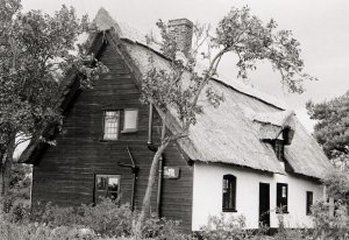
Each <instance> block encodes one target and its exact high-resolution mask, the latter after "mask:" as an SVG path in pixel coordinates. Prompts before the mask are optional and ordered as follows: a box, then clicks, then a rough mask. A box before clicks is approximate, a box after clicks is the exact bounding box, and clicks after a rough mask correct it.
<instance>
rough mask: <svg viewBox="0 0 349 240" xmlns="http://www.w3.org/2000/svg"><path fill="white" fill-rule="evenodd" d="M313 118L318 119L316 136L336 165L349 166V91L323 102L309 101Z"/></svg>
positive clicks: (308, 104) (308, 106)
mask: <svg viewBox="0 0 349 240" xmlns="http://www.w3.org/2000/svg"><path fill="white" fill-rule="evenodd" d="M306 107H307V110H308V113H309V115H310V118H311V119H314V120H317V123H316V124H315V127H314V136H315V138H316V140H317V141H318V142H319V143H320V144H321V146H322V148H323V149H324V151H325V153H326V155H327V156H328V157H329V158H330V159H331V161H332V162H333V163H334V164H335V165H336V166H338V165H339V166H342V167H346V168H348V167H349V91H348V92H346V93H345V94H344V95H343V96H340V97H337V98H335V99H333V100H330V101H325V102H322V103H317V104H315V103H313V102H311V101H310V102H308V103H307V105H306Z"/></svg>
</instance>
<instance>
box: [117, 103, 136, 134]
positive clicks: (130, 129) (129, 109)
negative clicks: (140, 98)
mask: <svg viewBox="0 0 349 240" xmlns="http://www.w3.org/2000/svg"><path fill="white" fill-rule="evenodd" d="M127 111H136V112H137V116H136V127H135V128H125V127H126V112H127ZM138 119H139V109H138V108H125V109H124V116H123V130H122V131H121V132H122V133H133V132H137V131H138Z"/></svg>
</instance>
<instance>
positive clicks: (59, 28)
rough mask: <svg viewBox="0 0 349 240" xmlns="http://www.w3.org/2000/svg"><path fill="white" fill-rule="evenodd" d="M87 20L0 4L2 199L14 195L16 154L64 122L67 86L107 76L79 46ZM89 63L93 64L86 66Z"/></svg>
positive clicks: (11, 0) (9, 0)
mask: <svg viewBox="0 0 349 240" xmlns="http://www.w3.org/2000/svg"><path fill="white" fill-rule="evenodd" d="M89 30H90V29H89V24H88V20H87V17H86V16H84V17H82V18H81V19H78V18H77V16H76V14H75V11H74V9H73V8H68V7H66V6H64V5H63V6H62V8H61V9H60V10H59V11H57V12H56V13H55V14H54V15H53V16H50V15H48V14H44V13H42V12H41V11H38V10H31V11H29V12H22V6H21V1H20V0H2V1H0V168H1V175H2V178H1V180H2V181H1V182H2V184H1V194H2V195H4V194H6V193H7V191H8V186H9V184H10V182H9V179H10V178H9V174H10V169H11V164H12V162H13V152H14V150H15V148H16V146H17V145H18V144H20V143H21V142H23V141H26V140H28V139H30V138H31V137H32V136H33V135H34V134H37V133H38V130H40V129H44V128H46V127H47V126H48V125H50V124H55V123H58V122H59V121H60V119H61V111H60V109H59V104H58V102H59V98H60V96H61V94H62V93H61V91H60V90H61V89H60V86H61V84H60V83H61V82H62V79H63V78H64V77H65V76H66V75H67V73H68V70H69V71H78V72H80V75H81V77H82V79H83V80H82V82H83V83H84V84H85V85H86V86H88V85H89V82H90V81H91V80H93V79H95V78H97V77H98V73H99V72H101V71H103V70H104V67H103V65H101V64H100V63H98V62H96V61H95V59H94V58H93V56H92V55H89V54H88V52H87V50H86V46H87V45H88V43H87V44H85V45H76V41H77V40H78V37H79V35H80V34H82V33H84V32H87V31H89ZM85 63H89V64H88V65H86V64H85Z"/></svg>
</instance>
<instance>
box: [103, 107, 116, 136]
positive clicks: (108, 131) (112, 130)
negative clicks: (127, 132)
mask: <svg viewBox="0 0 349 240" xmlns="http://www.w3.org/2000/svg"><path fill="white" fill-rule="evenodd" d="M119 117H120V114H119V112H118V111H106V112H105V116H104V136H103V139H106V140H116V139H118V130H119Z"/></svg>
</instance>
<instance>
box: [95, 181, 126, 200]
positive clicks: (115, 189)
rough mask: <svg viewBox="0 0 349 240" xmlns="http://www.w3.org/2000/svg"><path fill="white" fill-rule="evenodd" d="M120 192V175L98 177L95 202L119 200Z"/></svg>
mask: <svg viewBox="0 0 349 240" xmlns="http://www.w3.org/2000/svg"><path fill="white" fill-rule="evenodd" d="M119 192H120V175H96V177H95V193H94V197H95V201H96V200H97V201H98V199H99V198H100V197H104V198H110V199H113V200H117V199H118V197H119Z"/></svg>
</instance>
